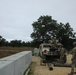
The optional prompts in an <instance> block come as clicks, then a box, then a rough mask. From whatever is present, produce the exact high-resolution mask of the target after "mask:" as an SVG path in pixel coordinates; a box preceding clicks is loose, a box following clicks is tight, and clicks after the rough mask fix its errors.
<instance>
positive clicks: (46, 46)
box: [43, 45, 51, 48]
mask: <svg viewBox="0 0 76 75" xmlns="http://www.w3.org/2000/svg"><path fill="white" fill-rule="evenodd" d="M43 47H44V48H50V47H51V46H50V45H43Z"/></svg>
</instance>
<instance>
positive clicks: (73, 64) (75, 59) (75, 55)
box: [69, 42, 76, 75]
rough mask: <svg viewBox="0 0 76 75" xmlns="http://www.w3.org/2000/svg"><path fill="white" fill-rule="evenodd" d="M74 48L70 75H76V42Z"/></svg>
mask: <svg viewBox="0 0 76 75" xmlns="http://www.w3.org/2000/svg"><path fill="white" fill-rule="evenodd" d="M73 46H74V48H73V49H72V59H71V61H72V65H71V73H70V74H69V75H74V67H75V65H76V42H74V43H73Z"/></svg>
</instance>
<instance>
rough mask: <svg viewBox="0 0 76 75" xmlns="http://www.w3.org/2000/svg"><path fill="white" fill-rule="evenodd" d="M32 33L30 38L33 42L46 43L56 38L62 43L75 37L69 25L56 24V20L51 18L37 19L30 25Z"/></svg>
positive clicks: (42, 17) (41, 17)
mask: <svg viewBox="0 0 76 75" xmlns="http://www.w3.org/2000/svg"><path fill="white" fill-rule="evenodd" d="M32 26H33V33H32V34H31V37H32V38H33V41H35V42H36V41H37V42H39V41H41V42H42V41H44V40H45V41H48V40H49V39H52V38H54V37H56V38H57V39H59V40H60V41H61V42H62V43H64V42H63V40H66V41H69V38H70V37H71V38H73V37H75V34H74V33H73V28H71V27H70V24H69V23H66V24H63V23H57V21H56V20H54V19H52V17H51V16H48V15H46V16H40V17H39V19H38V20H37V21H35V22H33V23H32ZM64 44H65V43H64Z"/></svg>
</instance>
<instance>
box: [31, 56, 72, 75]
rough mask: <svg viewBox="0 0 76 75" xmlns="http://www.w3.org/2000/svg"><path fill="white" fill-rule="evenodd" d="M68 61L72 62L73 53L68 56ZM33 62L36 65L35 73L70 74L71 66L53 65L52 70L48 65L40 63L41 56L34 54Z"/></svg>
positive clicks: (37, 74) (48, 74) (39, 74)
mask: <svg viewBox="0 0 76 75" xmlns="http://www.w3.org/2000/svg"><path fill="white" fill-rule="evenodd" d="M67 60H68V61H67V63H71V61H70V60H71V55H68V56H67ZM32 62H34V63H35V64H34V66H33V67H32V68H33V70H34V74H33V75H68V73H70V70H71V67H53V70H52V71H50V70H49V68H48V66H47V65H46V66H41V65H40V57H37V56H33V57H32Z"/></svg>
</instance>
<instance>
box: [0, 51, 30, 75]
mask: <svg viewBox="0 0 76 75" xmlns="http://www.w3.org/2000/svg"><path fill="white" fill-rule="evenodd" d="M31 61H32V52H31V51H23V52H20V53H17V54H14V55H11V56H8V57H5V58H2V59H0V75H23V74H24V71H26V70H27V68H28V67H29V65H30V63H31Z"/></svg>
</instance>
